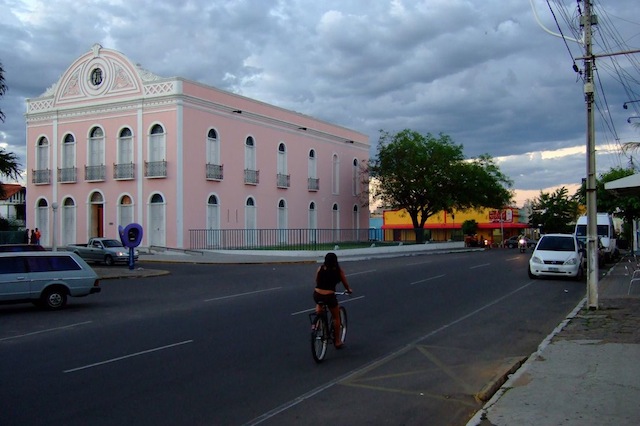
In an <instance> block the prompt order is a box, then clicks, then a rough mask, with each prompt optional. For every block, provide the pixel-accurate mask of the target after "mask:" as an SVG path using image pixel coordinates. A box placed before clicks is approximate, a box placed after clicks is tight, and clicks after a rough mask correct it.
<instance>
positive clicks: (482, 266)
mask: <svg viewBox="0 0 640 426" xmlns="http://www.w3.org/2000/svg"><path fill="white" fill-rule="evenodd" d="M490 265H491V264H490V263H483V264H482V265H476V266H472V267H471V268H469V269H478V268H484V267H485V266H490Z"/></svg>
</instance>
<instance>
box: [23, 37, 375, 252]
mask: <svg viewBox="0 0 640 426" xmlns="http://www.w3.org/2000/svg"><path fill="white" fill-rule="evenodd" d="M26 122H27V170H28V174H29V176H28V183H27V200H26V203H27V227H28V228H36V227H37V228H39V229H40V230H41V232H42V238H41V241H42V244H43V245H46V246H64V245H66V244H72V243H78V242H85V241H86V240H87V239H88V238H90V237H94V236H106V237H114V238H117V236H118V225H122V226H123V227H124V226H126V225H127V224H129V223H132V222H136V223H139V224H141V225H142V227H143V229H144V238H143V242H142V246H151V245H154V246H165V247H176V248H217V247H219V246H220V244H221V238H224V230H231V229H234V230H237V229H241V230H245V231H242V232H241V234H242V235H243V239H244V240H246V241H247V242H248V243H250V244H251V243H255V241H251V239H252V238H254V237H255V235H257V234H254V233H253V231H252V232H247V231H246V230H259V229H261V230H264V229H277V230H284V229H330V230H338V229H363V230H366V229H367V228H368V215H369V212H368V209H367V208H363V207H362V203H363V201H362V200H363V197H362V191H363V189H366V188H363V186H362V183H361V182H362V176H361V173H360V165H361V163H363V162H366V161H367V160H368V158H369V140H368V137H367V136H366V135H364V134H362V133H359V132H356V131H353V130H349V129H346V128H343V127H340V126H335V125H332V124H330V123H326V122H323V121H320V120H316V119H314V118H312V117H309V116H306V115H302V114H299V113H296V112H293V111H289V110H285V109H282V108H278V107H275V106H272V105H268V104H265V103H263V102H260V101H256V100H253V99H248V98H246V97H242V96H239V95H235V94H232V93H229V92H225V91H222V90H219V89H216V88H214V87H209V86H205V85H203V84H200V83H197V82H194V81H189V80H186V79H183V78H179V77H172V78H162V77H158V76H157V75H154V74H152V73H151V72H149V71H147V70H144V69H142V68H141V67H140V66H137V65H135V64H134V63H133V62H131V61H130V60H129V59H127V58H126V57H125V56H124V55H123V54H121V53H120V52H117V51H114V50H110V49H105V48H103V47H102V46H100V45H99V44H96V45H94V46H93V48H92V49H91V51H89V52H88V53H86V54H84V55H82V56H80V57H79V58H78V59H77V60H76V61H75V62H73V63H72V64H71V66H69V68H68V69H67V71H66V72H65V73H64V74H63V75H62V77H61V78H60V80H59V81H58V82H57V83H55V84H54V85H53V86H51V87H50V88H49V89H47V91H46V92H45V93H44V94H43V95H42V96H40V97H38V98H35V99H28V100H27V113H26ZM194 230H209V231H199V232H200V233H198V232H197V231H194ZM211 230H213V231H214V232H210V231H211ZM256 232H257V231H256ZM337 234H338V232H337V231H336V235H337ZM203 235H204V239H205V241H204V243H203V242H202V241H200V240H201V239H202V236H203ZM252 235H253V236H252ZM282 235H283V237H282V238H284V239H286V238H288V237H287V233H286V232H282ZM194 240H198V241H194ZM280 242H286V241H280ZM203 244H204V245H205V246H206V247H202V246H203Z"/></svg>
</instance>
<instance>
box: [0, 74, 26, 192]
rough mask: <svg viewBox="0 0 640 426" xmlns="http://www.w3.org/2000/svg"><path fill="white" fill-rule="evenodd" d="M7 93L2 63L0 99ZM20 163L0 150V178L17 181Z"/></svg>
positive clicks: (0, 185) (1, 115) (13, 155)
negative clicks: (4, 177)
mask: <svg viewBox="0 0 640 426" xmlns="http://www.w3.org/2000/svg"><path fill="white" fill-rule="evenodd" d="M6 91H7V86H6V84H5V83H4V68H2V62H0V97H2V96H3V95H4V94H5V92H6ZM0 121H2V122H4V113H3V112H2V110H0ZM20 172H21V170H20V163H18V157H16V155H15V154H14V153H12V152H6V151H5V150H4V149H3V148H0V176H6V177H8V178H10V179H14V180H17V179H18V178H19V176H20ZM4 195H5V192H4V187H3V186H2V182H0V196H3V197H4Z"/></svg>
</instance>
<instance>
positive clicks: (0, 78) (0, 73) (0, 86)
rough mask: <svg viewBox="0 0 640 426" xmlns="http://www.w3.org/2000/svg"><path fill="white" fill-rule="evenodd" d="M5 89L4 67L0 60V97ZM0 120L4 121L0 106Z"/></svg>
mask: <svg viewBox="0 0 640 426" xmlns="http://www.w3.org/2000/svg"><path fill="white" fill-rule="evenodd" d="M6 91H7V85H6V84H5V83H4V68H3V67H2V62H0V98H1V97H2V96H3V95H4V94H5V92H6ZM0 121H2V122H4V113H3V112H2V109H1V108H0Z"/></svg>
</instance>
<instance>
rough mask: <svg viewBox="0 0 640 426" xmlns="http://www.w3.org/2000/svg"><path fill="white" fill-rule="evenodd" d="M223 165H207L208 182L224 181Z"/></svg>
mask: <svg viewBox="0 0 640 426" xmlns="http://www.w3.org/2000/svg"><path fill="white" fill-rule="evenodd" d="M222 171H223V165H222V164H210V163H207V180H222V178H223V173H222Z"/></svg>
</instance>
